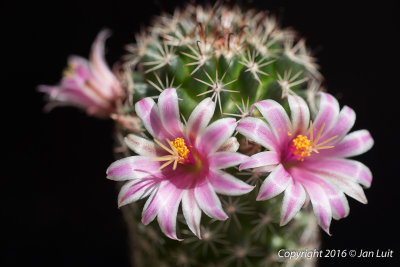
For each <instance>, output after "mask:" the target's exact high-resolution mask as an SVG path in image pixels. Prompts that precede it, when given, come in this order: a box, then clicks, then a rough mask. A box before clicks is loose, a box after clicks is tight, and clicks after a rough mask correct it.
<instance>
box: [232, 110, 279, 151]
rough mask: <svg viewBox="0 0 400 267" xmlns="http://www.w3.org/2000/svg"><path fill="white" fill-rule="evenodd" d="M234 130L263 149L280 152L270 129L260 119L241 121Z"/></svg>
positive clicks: (250, 118)
mask: <svg viewBox="0 0 400 267" xmlns="http://www.w3.org/2000/svg"><path fill="white" fill-rule="evenodd" d="M236 130H237V131H238V132H239V133H241V134H242V135H244V136H245V137H247V138H249V139H251V140H253V141H254V142H256V143H258V144H260V145H262V146H263V147H265V148H268V149H270V150H275V151H279V150H280V149H279V146H278V143H277V142H276V141H275V140H276V139H275V136H274V135H273V133H272V132H271V129H270V128H269V126H268V125H267V124H266V123H265V122H264V121H262V120H261V119H258V118H252V117H246V118H244V119H241V120H240V121H239V123H238V126H237V127H236Z"/></svg>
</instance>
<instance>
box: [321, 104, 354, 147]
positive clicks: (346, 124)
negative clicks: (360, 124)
mask: <svg viewBox="0 0 400 267" xmlns="http://www.w3.org/2000/svg"><path fill="white" fill-rule="evenodd" d="M355 121H356V113H355V112H354V110H353V109H351V108H349V107H348V106H344V107H343V108H342V110H341V111H340V113H339V117H338V119H337V121H336V122H335V124H334V126H333V127H331V129H330V130H328V131H325V132H324V133H323V134H322V135H321V138H320V142H323V141H325V140H326V139H329V138H331V137H333V136H337V138H336V139H334V141H333V142H334V143H338V142H340V141H341V140H342V139H343V137H344V136H345V135H346V134H347V133H348V132H349V131H350V129H351V128H352V127H353V125H354V122H355Z"/></svg>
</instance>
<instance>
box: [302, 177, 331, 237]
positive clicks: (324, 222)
mask: <svg viewBox="0 0 400 267" xmlns="http://www.w3.org/2000/svg"><path fill="white" fill-rule="evenodd" d="M301 183H302V184H303V186H304V188H305V190H306V191H307V193H308V195H309V197H310V200H311V204H312V206H313V210H314V214H315V217H316V218H317V222H318V224H319V225H320V226H321V227H322V229H323V230H324V231H325V232H326V233H327V234H328V235H330V233H329V226H330V225H331V221H332V210H331V205H330V203H329V199H328V197H327V196H326V193H325V192H324V190H323V189H322V187H321V186H320V185H319V184H316V183H313V182H311V181H309V180H307V178H304V179H301Z"/></svg>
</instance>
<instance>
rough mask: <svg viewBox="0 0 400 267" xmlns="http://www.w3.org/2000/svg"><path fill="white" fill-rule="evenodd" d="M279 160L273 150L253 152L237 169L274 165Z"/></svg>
mask: <svg viewBox="0 0 400 267" xmlns="http://www.w3.org/2000/svg"><path fill="white" fill-rule="evenodd" d="M279 162H280V157H279V155H278V153H276V152H275V151H264V152H260V153H257V154H254V155H253V156H251V157H250V158H249V160H248V161H246V162H245V163H243V164H242V165H240V167H239V171H241V170H243V169H249V168H258V167H262V166H270V165H276V164H278V163H279Z"/></svg>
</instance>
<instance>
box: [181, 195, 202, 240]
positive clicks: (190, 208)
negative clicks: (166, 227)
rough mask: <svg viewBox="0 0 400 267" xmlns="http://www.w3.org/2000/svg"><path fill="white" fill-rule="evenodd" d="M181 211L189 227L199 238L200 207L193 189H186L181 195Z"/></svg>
mask: <svg viewBox="0 0 400 267" xmlns="http://www.w3.org/2000/svg"><path fill="white" fill-rule="evenodd" d="M182 211H183V216H184V217H185V220H186V223H187V225H188V227H189V229H190V230H191V231H192V232H193V233H194V234H195V235H196V236H197V237H198V238H199V239H201V234H200V220H201V209H200V208H199V205H197V202H196V198H195V195H194V189H187V190H185V192H184V193H183V197H182Z"/></svg>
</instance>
